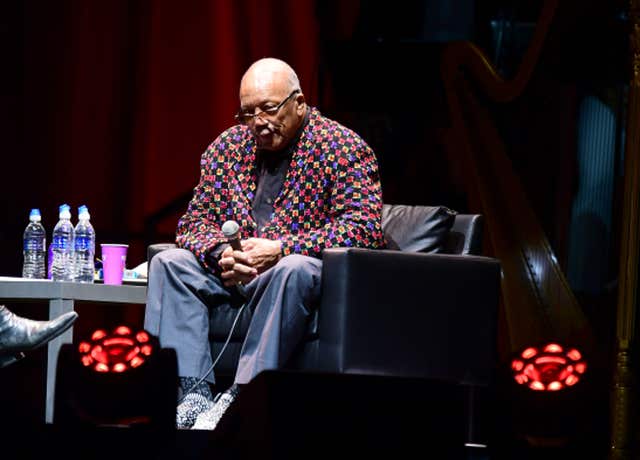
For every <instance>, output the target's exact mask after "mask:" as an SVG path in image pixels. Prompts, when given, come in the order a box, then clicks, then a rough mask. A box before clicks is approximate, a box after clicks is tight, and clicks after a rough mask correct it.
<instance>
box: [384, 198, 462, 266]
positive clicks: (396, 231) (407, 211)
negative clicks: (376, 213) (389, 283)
mask: <svg viewBox="0 0 640 460" xmlns="http://www.w3.org/2000/svg"><path fill="white" fill-rule="evenodd" d="M455 216H456V212H455V211H452V210H451V209H449V208H447V207H445V206H410V205H389V204H385V205H384V206H383V208H382V230H383V232H384V235H385V238H386V240H387V247H388V248H389V249H395V250H401V251H406V252H426V253H431V254H433V253H438V252H442V251H443V249H444V248H445V243H446V239H447V235H448V234H449V231H450V230H451V227H452V225H453V221H454V219H455Z"/></svg>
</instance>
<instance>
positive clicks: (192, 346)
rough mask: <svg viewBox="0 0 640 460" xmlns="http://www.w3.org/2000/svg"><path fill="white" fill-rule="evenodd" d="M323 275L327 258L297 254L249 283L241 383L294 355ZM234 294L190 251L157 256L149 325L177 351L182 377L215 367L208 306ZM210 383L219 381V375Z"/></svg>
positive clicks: (147, 315) (151, 277) (227, 300)
mask: <svg viewBox="0 0 640 460" xmlns="http://www.w3.org/2000/svg"><path fill="white" fill-rule="evenodd" d="M321 272H322V261H320V260H318V259H315V258H312V257H307V256H301V255H295V254H294V255H289V256H286V257H283V258H282V259H281V260H280V261H279V262H278V263H277V264H276V265H275V266H273V267H271V268H270V269H269V270H267V271H265V272H264V273H261V274H260V275H258V277H257V278H255V279H254V280H253V281H251V282H250V283H248V284H247V285H245V286H244V289H243V291H244V293H243V294H244V296H245V297H246V307H245V308H249V309H251V311H253V316H252V318H251V323H250V324H249V329H248V331H247V336H246V338H245V340H244V343H243V345H242V349H241V351H240V359H239V362H238V368H237V370H236V375H235V379H234V383H239V384H244V383H248V382H249V381H251V379H253V377H255V376H256V375H257V374H258V373H259V372H261V371H263V370H268V369H278V368H279V367H281V366H282V365H283V364H284V363H285V362H286V361H287V360H288V359H289V357H290V356H291V354H292V353H293V350H294V349H295V347H296V346H297V345H298V343H299V342H300V341H301V340H302V338H303V336H304V333H305V330H306V325H307V319H308V317H309V315H310V314H311V311H312V310H311V309H312V308H313V307H314V306H315V305H317V300H318V299H319V297H320V275H321ZM233 295H234V293H233V289H232V288H227V287H225V286H224V285H223V284H222V281H221V280H220V279H219V278H218V277H216V276H214V275H213V274H211V273H209V272H208V271H206V270H205V269H204V268H203V267H202V266H201V265H200V263H199V262H198V260H197V259H196V258H195V256H194V255H193V254H192V253H191V252H190V251H187V250H185V249H179V248H176V249H168V250H165V251H162V252H160V253H158V254H157V255H156V256H155V257H154V258H153V259H152V260H151V264H150V266H149V282H148V288H147V305H146V309H145V318H144V328H145V329H146V330H147V331H148V332H149V333H151V334H153V335H155V336H157V337H158V338H159V341H160V346H161V347H163V348H173V349H175V351H176V354H177V358H178V375H179V376H181V377H201V376H202V375H203V374H204V373H205V372H206V371H207V370H208V369H209V367H210V366H211V364H212V363H213V359H212V356H211V349H210V345H209V309H210V308H216V307H217V306H220V305H224V304H230V303H231V302H232V301H233V299H232V296H233ZM207 380H208V381H209V382H211V383H213V382H214V377H213V375H211V374H210V375H209V376H208V377H207Z"/></svg>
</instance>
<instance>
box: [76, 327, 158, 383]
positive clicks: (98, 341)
mask: <svg viewBox="0 0 640 460" xmlns="http://www.w3.org/2000/svg"><path fill="white" fill-rule="evenodd" d="M78 351H79V352H80V362H81V363H82V364H83V365H84V366H86V367H91V368H93V370H95V371H96V372H115V373H122V372H126V371H127V370H129V369H131V368H135V367H139V366H140V365H142V364H143V363H144V362H145V360H146V359H147V358H148V357H149V356H151V355H152V353H153V352H154V347H153V345H152V344H151V343H150V338H149V334H148V333H147V332H145V331H139V332H135V333H134V332H132V330H131V329H130V328H129V327H127V326H118V327H116V328H115V329H114V330H113V332H112V333H111V334H107V332H106V331H105V330H103V329H98V330H96V331H95V332H94V333H93V334H92V335H91V341H90V342H84V341H83V342H80V344H79V345H78Z"/></svg>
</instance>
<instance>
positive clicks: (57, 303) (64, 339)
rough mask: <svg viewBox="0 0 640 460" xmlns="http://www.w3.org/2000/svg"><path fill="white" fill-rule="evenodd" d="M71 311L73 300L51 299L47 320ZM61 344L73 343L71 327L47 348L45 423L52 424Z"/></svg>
mask: <svg viewBox="0 0 640 460" xmlns="http://www.w3.org/2000/svg"><path fill="white" fill-rule="evenodd" d="M69 311H73V300H71V299H51V300H49V319H50V320H51V319H54V318H57V317H58V316H60V315H62V314H63V313H67V312H69ZM63 343H73V327H70V328H69V329H67V330H66V331H65V332H63V333H62V334H60V335H59V336H58V337H56V338H55V339H53V340H51V341H50V342H49V344H48V346H47V395H46V398H47V402H46V406H45V422H46V423H53V406H54V401H55V390H56V369H57V364H58V353H59V352H60V348H61V347H62V344H63Z"/></svg>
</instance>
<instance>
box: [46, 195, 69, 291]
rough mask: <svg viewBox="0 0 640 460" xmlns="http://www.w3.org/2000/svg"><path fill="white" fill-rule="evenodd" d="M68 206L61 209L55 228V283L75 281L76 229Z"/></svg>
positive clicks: (53, 267)
mask: <svg viewBox="0 0 640 460" xmlns="http://www.w3.org/2000/svg"><path fill="white" fill-rule="evenodd" d="M70 209H71V208H70V207H69V205H67V204H63V205H61V206H60V208H59V214H58V217H59V219H60V220H58V223H57V224H56V226H55V227H54V228H53V238H52V241H51V252H52V253H53V262H52V263H51V279H52V280H54V281H73V272H74V269H73V239H74V238H73V237H74V228H73V224H72V223H71V211H70Z"/></svg>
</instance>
